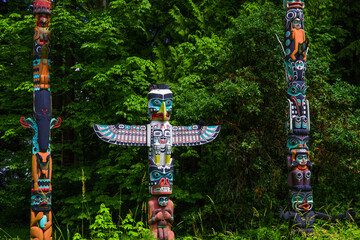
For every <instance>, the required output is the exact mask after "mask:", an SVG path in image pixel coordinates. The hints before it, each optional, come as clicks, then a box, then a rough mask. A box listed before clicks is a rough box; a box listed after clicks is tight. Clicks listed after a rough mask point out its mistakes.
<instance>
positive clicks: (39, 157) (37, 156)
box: [36, 153, 42, 161]
mask: <svg viewBox="0 0 360 240" xmlns="http://www.w3.org/2000/svg"><path fill="white" fill-rule="evenodd" d="M36 158H37V159H38V160H40V161H42V156H41V155H40V154H38V153H37V154H36Z"/></svg>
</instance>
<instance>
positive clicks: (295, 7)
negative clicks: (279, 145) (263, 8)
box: [276, 0, 354, 234]
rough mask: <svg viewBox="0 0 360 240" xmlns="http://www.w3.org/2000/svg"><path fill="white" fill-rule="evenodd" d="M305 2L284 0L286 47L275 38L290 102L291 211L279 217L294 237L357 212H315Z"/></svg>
mask: <svg viewBox="0 0 360 240" xmlns="http://www.w3.org/2000/svg"><path fill="white" fill-rule="evenodd" d="M304 6H305V3H304V0H284V8H285V9H286V14H285V36H284V43H285V45H283V44H282V43H281V41H280V40H279V38H278V37H277V36H276V38H277V40H278V42H279V44H280V47H281V50H282V54H283V57H284V65H285V77H286V82H287V98H288V99H287V100H288V122H287V128H288V138H287V150H288V156H287V166H288V170H289V175H288V186H289V188H290V196H289V205H290V206H289V208H290V210H289V211H287V212H285V213H284V212H283V211H282V210H281V212H280V216H281V217H284V218H285V219H288V218H290V219H291V228H292V229H294V230H295V233H305V234H308V233H311V232H313V223H314V221H315V219H324V220H334V219H338V218H343V217H347V218H348V219H351V218H353V217H354V212H352V211H347V212H346V213H344V214H339V215H336V216H333V217H332V216H330V215H327V214H324V213H320V212H315V211H312V209H313V192H312V188H311V186H310V179H311V169H312V164H311V161H310V157H309V148H308V140H309V131H310V109H309V102H308V100H306V89H307V85H306V82H305V72H306V65H307V63H306V59H307V52H308V47H309V39H308V38H306V37H305V28H304V13H303V8H304Z"/></svg>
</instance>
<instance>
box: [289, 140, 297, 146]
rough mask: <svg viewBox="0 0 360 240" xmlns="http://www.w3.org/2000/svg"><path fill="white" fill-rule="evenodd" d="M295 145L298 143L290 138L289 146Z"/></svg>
mask: <svg viewBox="0 0 360 240" xmlns="http://www.w3.org/2000/svg"><path fill="white" fill-rule="evenodd" d="M297 144H298V141H297V140H296V139H295V138H292V139H291V140H290V145H297Z"/></svg>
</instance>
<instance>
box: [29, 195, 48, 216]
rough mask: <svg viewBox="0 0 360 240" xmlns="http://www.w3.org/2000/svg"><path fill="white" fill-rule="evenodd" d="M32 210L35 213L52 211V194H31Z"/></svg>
mask: <svg viewBox="0 0 360 240" xmlns="http://www.w3.org/2000/svg"><path fill="white" fill-rule="evenodd" d="M30 205H31V208H32V210H33V211H34V212H40V211H50V210H51V193H50V192H48V193H46V194H44V193H37V192H34V193H32V194H31V203H30Z"/></svg>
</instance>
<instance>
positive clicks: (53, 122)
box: [20, 0, 61, 240]
mask: <svg viewBox="0 0 360 240" xmlns="http://www.w3.org/2000/svg"><path fill="white" fill-rule="evenodd" d="M33 10H34V11H33V12H34V15H35V19H36V26H35V31H34V47H33V55H34V61H33V70H34V73H33V81H34V92H33V97H34V98H33V99H34V103H33V111H34V113H33V118H27V119H25V118H24V117H21V118H20V122H21V125H22V126H23V127H26V128H31V129H32V130H33V138H32V171H31V173H32V188H31V203H30V205H31V209H30V217H31V219H30V239H42V240H50V239H52V237H51V234H52V212H51V191H52V186H51V175H52V159H51V148H50V140H51V139H50V130H51V129H52V128H57V127H59V126H60V124H61V118H58V119H55V118H51V92H50V72H49V70H50V63H51V61H50V59H49V54H50V30H49V28H48V27H49V24H50V14H51V0H41V1H39V0H34V4H33Z"/></svg>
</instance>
